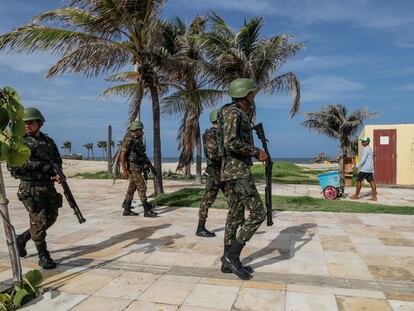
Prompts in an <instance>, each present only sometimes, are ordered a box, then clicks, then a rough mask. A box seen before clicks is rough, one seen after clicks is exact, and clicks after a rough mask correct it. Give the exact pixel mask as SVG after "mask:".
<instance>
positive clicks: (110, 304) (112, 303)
mask: <svg viewBox="0 0 414 311" xmlns="http://www.w3.org/2000/svg"><path fill="white" fill-rule="evenodd" d="M131 302H132V301H131V300H127V299H114V298H110V297H98V296H90V297H89V298H88V299H85V300H84V301H82V302H81V303H80V304H78V305H77V306H76V307H74V308H72V309H70V311H90V310H99V311H122V310H124V309H125V308H126V307H127V306H128V305H129V304H130V303H131Z"/></svg>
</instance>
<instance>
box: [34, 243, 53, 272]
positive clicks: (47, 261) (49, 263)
mask: <svg viewBox="0 0 414 311" xmlns="http://www.w3.org/2000/svg"><path fill="white" fill-rule="evenodd" d="M35 245H36V248H37V253H38V256H39V261H38V263H39V266H41V267H42V268H43V269H47V270H49V269H55V268H56V262H55V261H54V260H53V259H52V258H50V253H49V252H48V251H47V244H46V242H45V241H43V242H35Z"/></svg>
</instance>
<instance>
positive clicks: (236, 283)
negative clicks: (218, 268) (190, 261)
mask: <svg viewBox="0 0 414 311" xmlns="http://www.w3.org/2000/svg"><path fill="white" fill-rule="evenodd" d="M200 284H210V285H224V286H235V287H239V286H240V285H241V284H242V281H241V280H226V279H214V278H201V280H200Z"/></svg>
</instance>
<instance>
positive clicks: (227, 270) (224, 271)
mask: <svg viewBox="0 0 414 311" xmlns="http://www.w3.org/2000/svg"><path fill="white" fill-rule="evenodd" d="M229 248H230V245H224V254H226V253H227V252H228V251H229ZM223 256H224V255H223ZM239 261H240V257H239ZM240 264H241V265H242V263H241V261H240ZM242 267H243V268H244V269H246V270H247V271H249V273H253V272H254V269H253V268H252V267H250V266H243V265H242ZM220 271H221V272H222V273H232V271H231V269H230V268H227V267H226V266H225V265H224V264H221V268H220Z"/></svg>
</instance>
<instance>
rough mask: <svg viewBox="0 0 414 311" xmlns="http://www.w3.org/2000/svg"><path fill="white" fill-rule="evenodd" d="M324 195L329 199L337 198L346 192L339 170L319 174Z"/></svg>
mask: <svg viewBox="0 0 414 311" xmlns="http://www.w3.org/2000/svg"><path fill="white" fill-rule="evenodd" d="M318 179H319V183H320V185H321V188H322V190H323V196H324V197H325V199H327V200H335V199H337V198H339V197H341V196H342V195H343V193H344V185H343V182H342V178H341V175H340V174H339V172H329V173H325V174H320V175H318Z"/></svg>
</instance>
